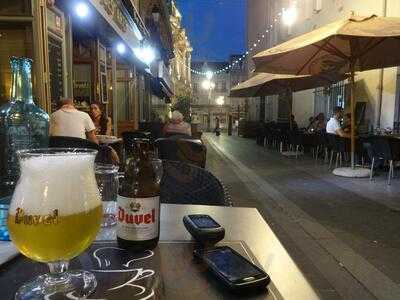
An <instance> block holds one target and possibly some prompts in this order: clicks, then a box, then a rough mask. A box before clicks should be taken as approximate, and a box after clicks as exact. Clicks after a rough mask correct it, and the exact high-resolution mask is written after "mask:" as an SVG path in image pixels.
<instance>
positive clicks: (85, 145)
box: [49, 136, 113, 164]
mask: <svg viewBox="0 0 400 300" xmlns="http://www.w3.org/2000/svg"><path fill="white" fill-rule="evenodd" d="M49 148H79V149H94V150H97V151H98V153H97V155H96V162H98V163H105V164H112V163H113V161H112V158H111V149H110V147H108V146H105V145H100V146H99V145H97V144H96V143H93V142H91V141H89V140H86V139H81V138H76V137H71V136H51V137H50V138H49Z"/></svg>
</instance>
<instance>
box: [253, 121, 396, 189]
mask: <svg viewBox="0 0 400 300" xmlns="http://www.w3.org/2000/svg"><path fill="white" fill-rule="evenodd" d="M256 144H257V145H259V146H262V147H267V148H269V149H274V150H276V151H279V152H280V153H282V154H284V155H285V156H287V157H294V158H295V159H299V157H300V155H302V154H306V155H309V156H310V157H312V158H313V159H315V162H318V163H324V164H326V165H327V167H328V168H329V169H336V168H338V167H345V166H349V165H350V163H351V162H350V153H351V141H350V139H349V138H344V137H340V136H339V135H336V134H329V133H326V131H324V130H323V131H320V132H315V133H309V132H305V131H303V130H297V131H294V130H290V129H289V128H288V126H287V124H285V123H283V124H278V123H274V122H271V123H265V124H264V125H261V126H259V128H258V130H257V137H256ZM355 157H356V165H357V166H360V167H369V168H370V179H371V181H372V179H373V176H374V173H375V172H376V171H377V169H378V168H379V169H381V170H384V171H385V172H386V170H387V172H388V175H387V176H388V180H387V183H388V185H390V184H391V179H392V178H393V177H394V169H395V163H396V162H398V161H400V137H398V136H396V135H373V134H371V135H368V134H366V135H359V136H358V137H357V138H356V147H355Z"/></svg>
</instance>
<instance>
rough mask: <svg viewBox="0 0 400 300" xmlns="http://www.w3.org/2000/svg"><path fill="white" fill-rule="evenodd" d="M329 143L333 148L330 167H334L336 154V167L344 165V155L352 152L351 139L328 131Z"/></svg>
mask: <svg viewBox="0 0 400 300" xmlns="http://www.w3.org/2000/svg"><path fill="white" fill-rule="evenodd" d="M326 136H327V139H328V145H329V148H330V149H331V158H330V160H329V168H331V167H332V162H333V156H334V154H336V159H335V168H337V167H338V165H339V166H342V160H343V156H344V155H345V154H346V153H349V152H350V139H348V138H344V137H341V136H339V135H336V134H332V133H328V134H327V135H326Z"/></svg>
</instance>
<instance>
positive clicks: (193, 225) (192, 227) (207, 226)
mask: <svg viewBox="0 0 400 300" xmlns="http://www.w3.org/2000/svg"><path fill="white" fill-rule="evenodd" d="M183 224H184V225H185V227H186V229H187V230H188V231H189V233H190V234H191V235H192V236H193V238H194V239H195V240H196V241H197V242H199V243H202V244H216V243H218V242H219V241H220V240H222V239H223V238H224V237H225V229H224V228H223V227H222V226H221V225H219V224H218V223H217V222H216V221H215V220H214V219H213V218H211V217H210V216H209V215H201V214H199V215H187V216H184V217H183Z"/></svg>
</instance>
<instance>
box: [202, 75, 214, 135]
mask: <svg viewBox="0 0 400 300" xmlns="http://www.w3.org/2000/svg"><path fill="white" fill-rule="evenodd" d="M206 75H207V73H206ZM201 86H202V88H203V89H205V90H208V120H207V131H210V129H211V107H210V105H211V91H212V90H213V89H214V88H215V83H214V82H212V81H211V80H204V81H203V82H202V84H201Z"/></svg>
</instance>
